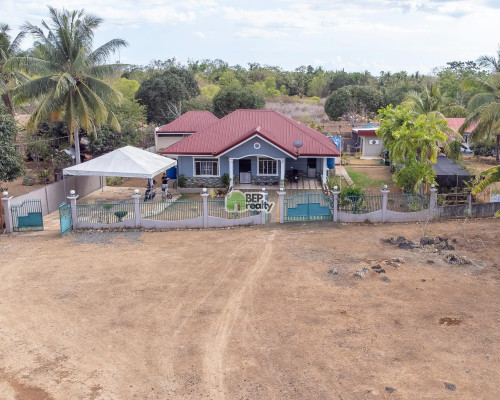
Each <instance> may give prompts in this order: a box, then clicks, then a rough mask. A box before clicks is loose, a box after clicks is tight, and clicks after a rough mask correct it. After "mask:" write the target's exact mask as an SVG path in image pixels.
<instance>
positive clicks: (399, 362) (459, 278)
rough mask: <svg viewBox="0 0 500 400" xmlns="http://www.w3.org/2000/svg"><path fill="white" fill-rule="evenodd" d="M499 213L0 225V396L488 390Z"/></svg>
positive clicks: (498, 348) (483, 394) (499, 367)
mask: <svg viewBox="0 0 500 400" xmlns="http://www.w3.org/2000/svg"><path fill="white" fill-rule="evenodd" d="M499 226H500V225H499V222H498V221H496V220H492V219H483V220H474V221H467V222H466V223H465V225H464V222H463V221H448V222H443V223H432V224H430V225H429V227H428V232H427V234H428V236H432V237H435V236H438V235H441V236H445V237H447V238H449V239H450V244H453V246H455V247H456V249H455V250H446V251H443V252H434V251H433V250H426V251H422V250H418V251H409V250H404V249H400V248H398V247H396V246H394V245H390V244H385V243H381V239H383V238H388V237H396V236H399V235H404V236H406V237H407V238H409V239H411V240H414V241H415V240H418V239H419V238H420V236H421V233H422V227H421V226H420V225H418V224H406V225H392V226H391V225H386V226H380V225H379V226H377V225H366V226H345V225H339V226H335V225H332V224H331V223H323V224H322V223H314V224H313V223H310V224H287V225H285V226H280V225H269V226H266V227H253V228H240V229H225V230H205V231H196V230H192V231H170V232H154V233H153V232H133V231H130V232H117V233H107V232H93V233H90V232H87V233H72V234H70V235H68V236H66V237H65V238H59V237H57V236H56V232H52V233H49V232H44V233H30V234H22V235H15V236H10V237H6V236H0V250H1V255H2V257H1V258H2V263H1V264H0V274H1V275H0V276H1V278H2V279H1V281H0V282H1V283H0V290H1V297H0V398H1V399H16V400H18V399H30V400H40V399H44V400H52V399H344V400H346V399H411V400H413V399H498V394H499V392H500V344H499V343H500V311H499V310H500V290H499V282H500V256H499V248H500V236H499V232H500V230H499ZM452 239H455V240H456V243H454V242H453V241H452ZM449 254H453V255H454V256H455V257H458V256H459V255H460V256H466V257H468V259H471V260H473V261H474V263H473V264H469V265H457V264H449V263H448V262H447V261H446V260H447V257H448V255H449ZM395 257H402V258H404V263H400V262H396V263H390V264H386V263H385V261H386V260H389V259H392V258H395ZM377 264H379V265H381V269H384V270H385V273H380V274H379V273H375V270H374V269H372V268H371V267H372V266H376V265H377ZM331 267H335V268H336V269H337V271H338V275H336V274H334V273H329V270H330V268H331ZM363 267H366V268H367V269H368V270H369V271H370V273H369V276H368V277H366V278H365V279H361V278H359V277H356V276H354V273H355V271H356V270H359V269H361V268H363ZM379 270H380V269H379Z"/></svg>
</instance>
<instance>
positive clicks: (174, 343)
mask: <svg viewBox="0 0 500 400" xmlns="http://www.w3.org/2000/svg"><path fill="white" fill-rule="evenodd" d="M243 243H244V244H243V245H241V246H238V247H236V248H235V249H234V250H233V251H232V252H231V253H230V254H228V255H227V262H226V263H225V264H223V265H222V266H221V268H219V271H220V272H219V274H218V276H217V279H216V280H215V282H214V284H213V285H212V287H211V288H210V290H208V291H207V292H206V293H205V294H204V295H203V296H202V297H201V298H200V299H199V301H198V302H197V303H196V304H195V305H193V306H192V307H190V308H189V310H188V311H187V312H185V313H184V315H183V317H182V321H181V322H180V324H179V325H178V326H177V329H176V330H175V332H174V333H173V335H172V337H171V338H170V339H169V344H170V346H171V349H172V352H171V353H170V357H169V358H168V359H165V360H164V361H163V363H162V364H163V365H162V370H163V376H164V379H165V381H166V382H169V383H170V384H171V385H172V386H173V387H171V389H170V390H171V392H173V393H176V392H177V390H181V388H179V387H178V384H172V383H173V382H174V381H175V382H178V381H179V379H178V376H177V374H176V372H175V366H176V360H177V359H178V358H179V357H177V355H178V354H177V353H178V351H177V350H176V349H178V348H179V338H182V337H183V336H184V335H183V332H184V331H185V330H186V329H187V328H186V326H187V325H188V324H189V322H190V321H191V320H192V318H193V316H195V315H196V311H197V310H199V309H200V308H201V307H203V305H204V304H206V303H207V302H208V303H211V301H210V299H211V298H212V297H213V295H214V293H216V292H217V291H218V290H219V289H220V288H221V285H222V284H223V283H224V280H225V279H226V278H227V277H228V276H229V275H230V274H231V272H232V271H233V269H234V268H235V267H236V266H235V263H234V260H235V258H236V257H237V256H238V255H239V254H249V253H250V252H251V250H252V249H253V248H254V246H255V244H254V243H248V242H243ZM200 279H203V277H200ZM190 286H199V284H198V282H190V283H189V284H188V285H186V289H187V288H188V287H190ZM182 307H183V305H182V304H179V305H178V307H177V308H176V309H175V310H174V311H173V313H172V316H175V315H179V314H181V312H182ZM188 331H189V329H188Z"/></svg>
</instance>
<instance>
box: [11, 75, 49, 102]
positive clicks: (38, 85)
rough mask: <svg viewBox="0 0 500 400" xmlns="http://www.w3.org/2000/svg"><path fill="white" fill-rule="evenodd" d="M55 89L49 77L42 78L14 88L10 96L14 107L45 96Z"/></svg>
mask: <svg viewBox="0 0 500 400" xmlns="http://www.w3.org/2000/svg"><path fill="white" fill-rule="evenodd" d="M54 87H55V84H54V81H53V80H52V76H51V75H46V76H42V77H40V78H37V79H33V80H30V81H27V82H25V83H22V84H20V85H18V86H16V87H15V88H14V89H13V90H12V92H11V93H12V96H13V98H14V103H15V104H16V105H21V104H23V103H25V102H26V101H28V100H32V99H36V98H38V97H40V96H45V95H47V94H48V93H49V92H50V91H51V89H52V88H54Z"/></svg>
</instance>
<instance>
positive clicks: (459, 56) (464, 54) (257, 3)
mask: <svg viewBox="0 0 500 400" xmlns="http://www.w3.org/2000/svg"><path fill="white" fill-rule="evenodd" d="M48 5H51V6H53V7H56V8H63V7H65V8H67V9H69V10H74V9H82V8H84V9H85V10H86V11H87V12H90V13H93V14H96V15H98V16H99V17H102V18H103V19H104V22H103V24H102V25H101V27H100V28H99V30H98V31H97V32H96V36H95V44H96V45H100V44H103V43H105V42H106V41H108V40H110V39H113V38H117V37H118V38H122V39H125V40H126V41H127V42H128V43H129V46H128V47H127V48H125V49H122V50H121V51H120V54H116V55H115V56H114V58H115V59H113V60H110V61H113V62H114V61H117V60H118V59H119V60H120V61H121V62H122V63H128V64H141V65H146V64H148V63H149V62H150V61H151V60H153V59H157V60H158V59H159V60H165V59H168V58H173V57H175V58H177V59H178V60H179V61H180V62H182V63H185V62H187V60H188V59H193V60H201V59H222V60H224V61H227V62H228V63H229V64H230V65H236V64H239V65H242V66H244V67H247V66H248V63H249V62H257V63H260V64H266V65H277V66H280V67H282V68H283V69H285V70H293V69H295V68H296V67H299V66H301V65H313V66H314V67H319V66H321V67H323V68H325V69H328V70H337V69H345V70H346V71H360V72H362V71H365V70H368V71H370V72H371V73H373V74H379V73H380V71H392V72H396V71H401V70H405V71H408V72H411V73H413V72H416V71H419V72H420V73H430V72H431V71H432V70H433V68H435V67H442V66H445V65H446V63H447V62H449V61H468V60H476V59H477V58H478V57H479V56H481V55H494V54H496V51H497V49H498V46H499V44H500V23H499V21H500V0H468V1H462V0H309V1H299V0H268V1H265V0H252V1H240V0H182V1H168V0H142V1H140V0H135V1H134V0H119V1H118V0H86V1H78V0H53V1H51V2H50V3H44V2H43V1H39V0H38V1H35V0H34V1H29V0H26V1H24V0H0V22H4V23H7V24H9V26H10V27H11V28H12V33H14V34H15V33H16V32H17V31H18V29H19V26H20V25H22V24H23V23H24V22H25V21H29V22H31V23H32V24H35V25H39V24H41V21H42V20H43V19H45V20H48V9H47V6H48ZM30 44H31V43H30V41H29V40H26V41H25V43H24V47H29V46H30Z"/></svg>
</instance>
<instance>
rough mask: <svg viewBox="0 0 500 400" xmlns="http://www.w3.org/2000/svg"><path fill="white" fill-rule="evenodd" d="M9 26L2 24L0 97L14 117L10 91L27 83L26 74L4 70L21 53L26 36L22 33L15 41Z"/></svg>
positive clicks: (0, 39) (0, 32)
mask: <svg viewBox="0 0 500 400" xmlns="http://www.w3.org/2000/svg"><path fill="white" fill-rule="evenodd" d="M9 31H10V28H9V25H7V24H4V23H1V22H0V95H1V96H2V101H3V103H4V104H5V107H6V108H7V112H8V113H9V114H10V115H12V116H14V108H13V107H12V102H11V101H10V97H9V93H8V89H9V88H10V87H11V86H12V85H17V84H18V83H19V82H23V81H26V80H27V78H26V76H25V75H24V74H22V73H20V72H18V71H9V70H6V69H5V68H4V66H5V63H6V62H7V61H8V60H9V59H10V58H11V57H14V56H16V55H18V53H19V52H20V51H21V49H20V47H19V46H20V44H21V41H22V40H23V37H24V35H25V33H24V32H20V33H19V34H18V35H17V36H16V37H15V38H14V39H12V38H11V36H10V35H9Z"/></svg>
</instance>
